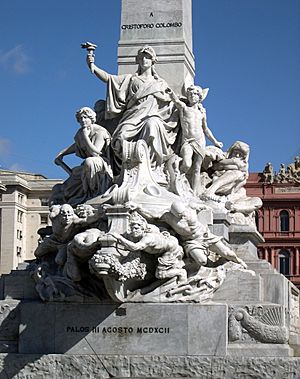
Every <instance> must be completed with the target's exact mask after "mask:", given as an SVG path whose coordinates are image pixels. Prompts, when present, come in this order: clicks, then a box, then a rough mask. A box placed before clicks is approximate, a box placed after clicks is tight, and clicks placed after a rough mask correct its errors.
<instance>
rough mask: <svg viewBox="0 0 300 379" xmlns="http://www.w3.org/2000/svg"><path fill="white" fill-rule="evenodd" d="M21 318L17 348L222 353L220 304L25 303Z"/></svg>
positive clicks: (224, 326) (224, 340) (224, 318)
mask: <svg viewBox="0 0 300 379" xmlns="http://www.w3.org/2000/svg"><path fill="white" fill-rule="evenodd" d="M37 314H38V315H39V317H40V320H41V322H40V323H36V321H35V322H34V323H33V321H32V320H36V318H35V317H33V315H37ZM21 324H22V325H21V329H20V337H19V351H20V352H21V353H40V354H45V353H56V354H58V353H64V354H120V355H136V354H140V355H158V354H167V355H218V356H220V355H225V354H226V346H227V306H226V305H219V304H216V305H199V304H189V305H186V304H145V303H144V304H132V303H131V304H126V303H125V304H122V305H121V306H119V307H117V306H115V305H99V304H64V305H62V304H38V303H25V304H22V309H21Z"/></svg>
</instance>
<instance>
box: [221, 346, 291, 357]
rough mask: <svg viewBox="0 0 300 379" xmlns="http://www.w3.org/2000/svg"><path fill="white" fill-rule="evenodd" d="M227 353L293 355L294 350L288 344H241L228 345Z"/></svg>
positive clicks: (234, 354) (271, 355)
mask: <svg viewBox="0 0 300 379" xmlns="http://www.w3.org/2000/svg"><path fill="white" fill-rule="evenodd" d="M228 355H230V356H233V357H293V356H294V351H293V349H292V348H291V347H290V346H289V345H279V344H274V343H273V344H271V345H270V344H264V343H259V344H258V343H253V344H249V343H247V344H242V343H233V344H229V345H228Z"/></svg>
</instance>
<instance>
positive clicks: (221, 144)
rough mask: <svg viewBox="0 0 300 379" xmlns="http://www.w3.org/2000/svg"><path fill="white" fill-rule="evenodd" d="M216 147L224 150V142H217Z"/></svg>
mask: <svg viewBox="0 0 300 379" xmlns="http://www.w3.org/2000/svg"><path fill="white" fill-rule="evenodd" d="M215 146H216V147H219V148H220V149H222V147H223V142H219V141H217V142H216V143H215Z"/></svg>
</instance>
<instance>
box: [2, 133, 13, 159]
mask: <svg viewBox="0 0 300 379" xmlns="http://www.w3.org/2000/svg"><path fill="white" fill-rule="evenodd" d="M10 146H11V145H10V141H9V140H8V139H6V138H0V156H2V157H4V156H6V155H8V154H9V153H10V150H11V149H10Z"/></svg>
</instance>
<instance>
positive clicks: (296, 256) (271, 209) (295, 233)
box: [246, 164, 300, 288]
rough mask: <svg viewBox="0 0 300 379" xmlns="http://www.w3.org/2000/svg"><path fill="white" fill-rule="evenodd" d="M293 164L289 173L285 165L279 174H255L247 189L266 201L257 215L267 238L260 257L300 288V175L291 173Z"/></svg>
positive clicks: (257, 219)
mask: <svg viewBox="0 0 300 379" xmlns="http://www.w3.org/2000/svg"><path fill="white" fill-rule="evenodd" d="M292 165H294V164H292ZM292 165H289V167H288V170H287V171H286V175H284V170H283V169H284V167H281V169H280V171H279V173H278V174H277V175H276V174H274V173H271V175H270V173H269V172H268V169H267V170H266V169H265V171H264V172H263V173H251V174H250V175H249V178H248V182H247V185H246V190H247V194H248V195H249V196H258V197H260V198H261V199H262V201H263V206H262V208H261V209H260V210H258V212H257V214H256V224H257V227H258V230H259V232H260V233H261V234H262V236H263V237H264V239H265V242H264V243H262V244H260V245H259V246H258V254H259V257H260V258H261V259H266V260H267V261H269V262H270V263H271V264H272V266H273V267H275V268H276V269H277V270H278V271H279V272H280V273H282V274H283V275H285V276H287V277H288V278H289V279H290V280H291V281H292V282H293V283H294V284H295V285H296V286H297V287H298V288H300V180H299V179H300V178H299V177H298V176H297V177H296V176H295V175H294V174H293V175H292V174H291V173H290V171H291V170H289V168H290V166H292ZM266 168H267V166H266ZM298 175H299V174H298Z"/></svg>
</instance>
